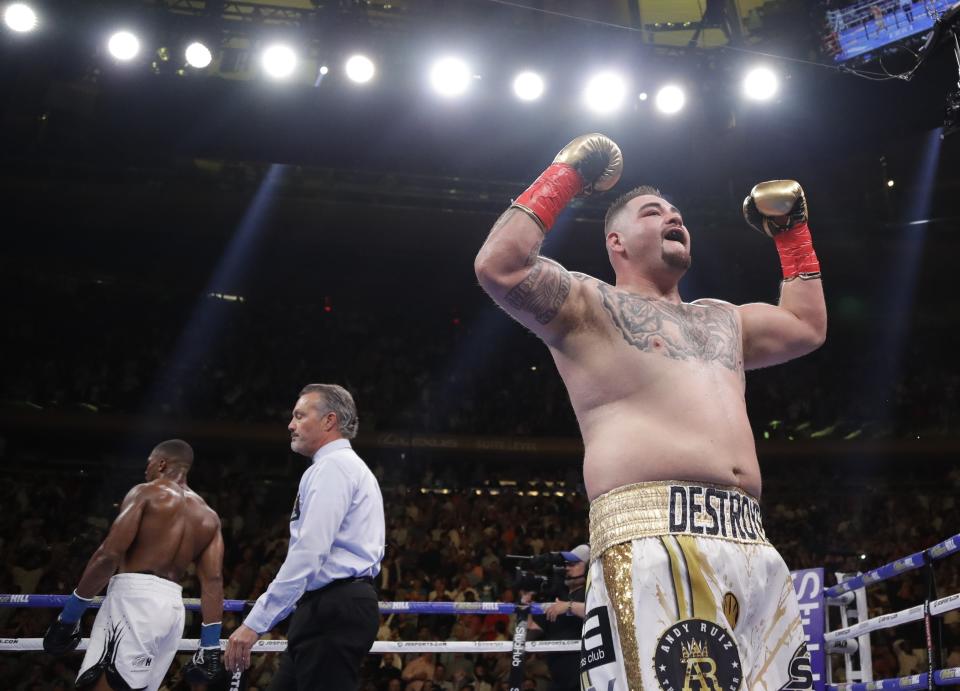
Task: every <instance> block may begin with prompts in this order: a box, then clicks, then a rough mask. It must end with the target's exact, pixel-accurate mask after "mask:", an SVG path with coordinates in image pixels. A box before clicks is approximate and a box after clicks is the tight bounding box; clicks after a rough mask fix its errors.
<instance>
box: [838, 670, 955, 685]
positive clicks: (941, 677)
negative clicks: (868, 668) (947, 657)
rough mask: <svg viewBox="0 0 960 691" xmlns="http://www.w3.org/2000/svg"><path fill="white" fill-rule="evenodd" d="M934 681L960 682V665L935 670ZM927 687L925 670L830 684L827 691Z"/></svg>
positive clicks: (943, 682)
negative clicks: (848, 682)
mask: <svg viewBox="0 0 960 691" xmlns="http://www.w3.org/2000/svg"><path fill="white" fill-rule="evenodd" d="M933 682H934V683H935V684H937V685H938V686H949V685H952V684H960V667H948V668H946V669H938V670H935V671H934V673H933ZM926 688H928V684H927V673H926V672H924V673H923V674H913V675H911V676H908V677H899V678H894V679H878V680H876V681H867V682H859V683H854V684H836V685H834V684H828V685H827V687H826V691H880V690H881V689H882V690H883V691H919V690H920V689H926Z"/></svg>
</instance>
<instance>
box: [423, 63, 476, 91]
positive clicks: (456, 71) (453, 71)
mask: <svg viewBox="0 0 960 691" xmlns="http://www.w3.org/2000/svg"><path fill="white" fill-rule="evenodd" d="M430 83H431V84H432V85H433V88H434V89H435V90H436V91H437V93H439V94H440V95H442V96H459V95H460V94H462V93H463V92H464V91H466V90H467V87H468V86H469V85H470V68H469V67H468V66H467V63H465V62H463V61H462V60H460V59H458V58H443V59H441V60H438V61H437V62H435V63H434V65H433V68H432V69H431V70H430Z"/></svg>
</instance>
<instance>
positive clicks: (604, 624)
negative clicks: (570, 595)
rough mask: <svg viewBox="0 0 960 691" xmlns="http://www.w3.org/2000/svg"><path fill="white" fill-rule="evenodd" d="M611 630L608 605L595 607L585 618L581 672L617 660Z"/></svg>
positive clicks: (581, 648)
mask: <svg viewBox="0 0 960 691" xmlns="http://www.w3.org/2000/svg"><path fill="white" fill-rule="evenodd" d="M616 659H617V653H616V651H615V650H614V648H613V634H612V633H611V632H610V614H609V613H608V612H607V608H606V607H594V608H593V609H591V610H590V611H589V612H587V616H586V617H584V619H583V638H582V639H581V641H580V672H581V673H583V672H586V671H587V670H591V669H593V668H594V667H600V666H602V665H607V664H610V663H611V662H615V661H616Z"/></svg>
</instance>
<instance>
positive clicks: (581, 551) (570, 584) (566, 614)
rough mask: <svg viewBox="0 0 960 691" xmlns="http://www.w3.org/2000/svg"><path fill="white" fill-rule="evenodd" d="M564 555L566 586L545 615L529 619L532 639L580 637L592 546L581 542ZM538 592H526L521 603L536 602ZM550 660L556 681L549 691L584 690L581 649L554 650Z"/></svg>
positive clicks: (530, 637) (551, 674)
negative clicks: (581, 681) (535, 596)
mask: <svg viewBox="0 0 960 691" xmlns="http://www.w3.org/2000/svg"><path fill="white" fill-rule="evenodd" d="M562 554H563V555H564V559H565V561H566V563H565V565H564V568H565V571H566V573H565V574H564V576H565V577H564V580H563V586H562V587H561V588H560V589H559V592H556V593H555V595H556V601H555V602H553V603H551V604H550V605H548V606H546V607H544V612H545V613H544V614H542V615H537V616H535V617H534V616H530V617H529V618H528V619H527V627H528V628H527V637H528V638H529V639H530V640H538V639H540V640H545V641H567V640H571V641H572V640H580V635H581V631H582V629H583V618H584V613H585V606H584V600H585V595H586V583H587V567H588V566H589V564H590V546H589V545H579V546H577V547H576V548H574V549H573V550H572V551H570V552H563V553H562ZM544 594H547V593H544ZM534 595H535V593H534V592H531V591H524V592H522V593H521V602H523V603H530V602H532V600H533V597H534ZM546 660H547V666H548V667H549V669H550V678H551V680H552V681H551V682H550V686H549V691H579V690H580V653H579V652H569V653H551V654H550V655H547V656H546Z"/></svg>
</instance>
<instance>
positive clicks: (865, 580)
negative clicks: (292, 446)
mask: <svg viewBox="0 0 960 691" xmlns="http://www.w3.org/2000/svg"><path fill="white" fill-rule="evenodd" d="M958 552H960V534H958V535H954V536H953V537H951V538H948V539H947V540H944V541H942V542H939V543H937V544H936V545H934V546H933V547H930V548H928V549H925V550H922V551H920V552H915V553H914V554H910V555H907V556H905V557H902V558H900V559H897V560H894V561H892V562H890V563H888V564H884V565H882V566H880V567H877V568H875V569H872V570H870V571H867V572H865V573H854V574H845V573H838V574H836V575H837V581H838V583H837V585H835V586H832V587H825V586H824V575H825V574H824V569H822V568H816V569H801V570H797V571H793V572H791V576H792V578H793V583H794V588H795V589H796V592H797V598H798V601H799V604H800V614H801V620H802V624H803V630H804V636H805V638H806V643H807V649H808V650H809V652H810V662H811V673H812V680H813V687H814V689H816V691H916V690H918V689H932V688H934V687H935V686H948V685H957V684H960V667H952V668H940V667H939V665H938V664H937V662H938V660H939V659H940V654H941V648H942V641H941V640H940V635H939V627H937V626H934V621H935V619H934V618H935V617H939V616H941V615H943V614H946V613H947V612H951V611H954V610H960V593H954V594H951V595H947V596H946V597H941V598H937V597H936V590H935V582H934V574H933V564H934V563H935V562H937V561H939V560H942V559H945V558H947V557H949V556H952V555H954V554H957V553H958ZM917 570H922V571H923V573H924V576H925V577H926V580H927V585H928V588H927V597H926V598H925V599H924V601H923V602H921V603H919V604H917V605H915V606H912V607H909V608H907V609H905V610H902V611H899V612H893V613H889V614H884V615H882V616H878V617H874V618H869V617H868V614H867V612H868V609H867V599H866V589H867V588H868V587H870V586H872V585H875V584H877V583H880V582H883V581H886V580H889V579H892V578H895V577H898V576H901V575H903V574H905V573H908V572H911V571H917ZM67 597H68V596H66V595H37V594H24V595H17V594H0V607H43V608H60V607H62V606H63V605H64V604H65V603H66V601H67ZM102 600H103V598H102V597H98V598H96V599H95V600H94V604H93V605H92V606H93V607H98V606H99V604H100V602H102ZM253 604H254V603H253V601H246V600H225V601H224V611H226V612H238V613H240V612H244V611H246V610H248V609H249V608H250V607H252V606H253ZM184 607H185V608H186V609H187V610H191V611H198V610H199V609H200V599H199V598H184ZM828 608H834V609H835V610H836V611H835V612H834V614H835V616H834V617H833V618H836V619H839V621H840V623H841V627H840V628H837V629H835V630H832V631H831V630H829V624H830V621H831V618H832V617H831V616H830V614H831V611H832V610H830V609H828ZM380 613H381V614H417V615H419V614H425V615H467V614H478V615H489V614H504V615H510V614H516V615H517V625H516V627H515V628H514V631H513V635H512V638H511V640H508V641H376V642H374V644H373V647H372V648H371V649H370V653H371V654H385V653H422V652H429V653H445V652H447V653H454V652H455V653H510V654H511V655H512V660H511V672H510V679H509V683H510V685H511V688H519V687H520V682H521V681H522V679H523V666H524V658H525V656H526V654H527V653H558V652H583V653H584V654H586V653H588V651H589V649H590V638H589V636H588V637H587V638H586V639H585V640H584V641H583V642H581V641H580V640H566V641H527V640H526V637H527V622H526V619H527V614H534V615H536V614H543V613H544V608H543V605H542V604H539V603H533V604H530V605H516V604H513V603H509V602H415V601H414V602H381V603H380ZM921 620H922V621H924V623H925V627H924V628H925V632H926V649H927V671H926V672H923V673H921V674H914V675H911V676H905V677H897V678H892V679H880V680H875V679H874V678H873V668H872V658H871V655H870V634H871V632H875V631H880V630H884V629H889V628H892V627H895V626H899V625H901V624H906V623H911V622H916V621H921ZM589 629H590V619H589V618H588V619H587V620H586V621H585V622H584V630H585V631H587V632H589ZM87 642H88V639H86V638H84V639H83V640H82V641H81V643H80V646H79V647H78V648H77V650H85V649H86V646H87ZM198 645H199V639H196V638H192V639H181V641H180V644H179V646H178V651H180V652H191V651H194V650H196V649H197V647H198ZM220 645H221V648H225V647H226V640H221V641H220ZM286 646H287V642H286V641H285V640H279V639H267V640H260V641H258V642H257V643H256V644H255V645H254V646H253V652H258V653H278V652H282V651H284V650H286ZM40 650H43V639H42V638H0V652H28V651H40ZM838 656H839V657H840V658H841V659H842V663H843V670H844V676H843V678H844V679H845V682H844V683H839V684H835V683H834V677H835V676H836V674H835V672H834V664H833V658H835V657H838ZM788 691H789V690H788Z"/></svg>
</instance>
